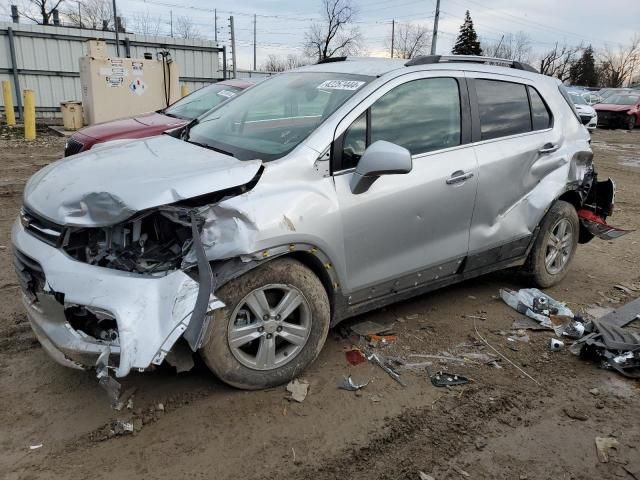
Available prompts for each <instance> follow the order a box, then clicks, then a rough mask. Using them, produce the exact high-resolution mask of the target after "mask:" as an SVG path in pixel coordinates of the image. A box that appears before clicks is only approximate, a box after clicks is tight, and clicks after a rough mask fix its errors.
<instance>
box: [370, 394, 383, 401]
mask: <svg viewBox="0 0 640 480" xmlns="http://www.w3.org/2000/svg"><path fill="white" fill-rule="evenodd" d="M371 401H372V402H373V403H380V402H381V401H382V397H381V396H380V395H371Z"/></svg>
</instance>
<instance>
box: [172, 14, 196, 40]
mask: <svg viewBox="0 0 640 480" xmlns="http://www.w3.org/2000/svg"><path fill="white" fill-rule="evenodd" d="M173 33H174V34H175V35H176V36H177V37H178V38H184V39H189V38H191V39H195V38H202V34H201V33H200V30H198V27H196V26H195V25H194V24H193V20H192V19H191V17H184V16H183V17H178V18H177V19H176V22H175V24H174V26H173Z"/></svg>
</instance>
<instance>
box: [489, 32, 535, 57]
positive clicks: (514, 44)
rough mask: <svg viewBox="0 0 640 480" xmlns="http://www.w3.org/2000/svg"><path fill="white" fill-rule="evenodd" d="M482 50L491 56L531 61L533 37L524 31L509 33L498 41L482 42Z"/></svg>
mask: <svg viewBox="0 0 640 480" xmlns="http://www.w3.org/2000/svg"><path fill="white" fill-rule="evenodd" d="M482 50H483V51H484V53H485V55H487V56H489V57H497V58H506V59H508V60H515V61H516V62H522V63H530V62H531V53H532V44H531V37H529V35H527V34H526V33H524V32H522V31H520V32H517V33H516V34H513V33H508V34H506V35H503V36H502V38H501V39H500V40H499V41H497V42H494V41H488V42H482Z"/></svg>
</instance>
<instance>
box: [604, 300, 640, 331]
mask: <svg viewBox="0 0 640 480" xmlns="http://www.w3.org/2000/svg"><path fill="white" fill-rule="evenodd" d="M638 319H640V298H636V299H635V300H632V301H631V302H629V303H627V304H626V305H623V306H622V307H620V308H616V309H615V310H614V311H612V312H610V313H609V314H607V315H605V316H603V317H601V318H600V320H601V321H603V322H607V323H610V324H612V325H615V326H616V327H624V326H626V325H628V324H630V323H631V322H633V321H634V320H638Z"/></svg>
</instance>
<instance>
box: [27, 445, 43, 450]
mask: <svg viewBox="0 0 640 480" xmlns="http://www.w3.org/2000/svg"><path fill="white" fill-rule="evenodd" d="M39 448H42V444H41V443H39V444H37V445H31V446H30V447H29V450H37V449H39Z"/></svg>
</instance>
